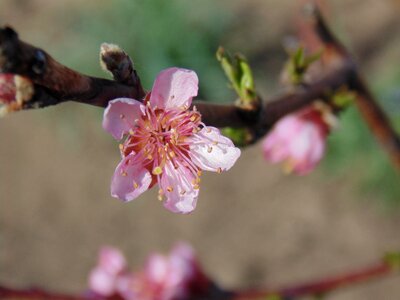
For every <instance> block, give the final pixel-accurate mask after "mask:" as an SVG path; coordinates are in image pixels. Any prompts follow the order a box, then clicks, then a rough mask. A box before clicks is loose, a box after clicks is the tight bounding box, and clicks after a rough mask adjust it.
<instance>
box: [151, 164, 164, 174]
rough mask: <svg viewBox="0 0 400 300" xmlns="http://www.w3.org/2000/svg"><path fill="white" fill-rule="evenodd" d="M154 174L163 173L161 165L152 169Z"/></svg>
mask: <svg viewBox="0 0 400 300" xmlns="http://www.w3.org/2000/svg"><path fill="white" fill-rule="evenodd" d="M152 173H153V175H160V174H161V173H162V169H161V167H160V166H158V167H155V168H154V169H153V171H152Z"/></svg>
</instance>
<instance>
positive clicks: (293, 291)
mask: <svg viewBox="0 0 400 300" xmlns="http://www.w3.org/2000/svg"><path fill="white" fill-rule="evenodd" d="M391 273H393V268H392V267H391V266H390V265H389V264H388V263H385V262H383V263H379V264H376V265H373V266H370V267H368V268H365V269H362V270H359V271H356V272H351V273H346V274H341V275H337V276H333V277H330V278H326V279H322V280H318V281H315V282H311V283H305V284H300V285H295V286H291V287H284V288H278V289H271V290H264V291H262V290H258V291H257V290H253V291H251V290H250V291H244V292H238V293H237V294H236V296H235V297H233V300H251V299H266V298H267V297H268V296H274V295H275V296H277V297H279V299H296V298H298V297H304V296H320V295H324V294H327V293H329V292H332V291H334V290H337V289H339V288H343V287H346V286H350V285H354V284H358V283H361V282H366V281H368V280H372V279H376V278H379V277H383V276H385V275H389V274H391Z"/></svg>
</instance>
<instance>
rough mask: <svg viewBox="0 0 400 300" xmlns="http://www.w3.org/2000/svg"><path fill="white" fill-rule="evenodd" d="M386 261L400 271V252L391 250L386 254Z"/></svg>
mask: <svg viewBox="0 0 400 300" xmlns="http://www.w3.org/2000/svg"><path fill="white" fill-rule="evenodd" d="M384 261H385V262H386V263H387V264H388V265H389V266H390V267H391V268H392V269H393V270H395V271H400V252H390V253H387V254H386V255H385V258H384Z"/></svg>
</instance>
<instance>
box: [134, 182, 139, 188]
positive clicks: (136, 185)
mask: <svg viewBox="0 0 400 300" xmlns="http://www.w3.org/2000/svg"><path fill="white" fill-rule="evenodd" d="M133 187H134V188H135V189H137V188H138V187H139V185H138V184H137V182H135V181H134V182H133Z"/></svg>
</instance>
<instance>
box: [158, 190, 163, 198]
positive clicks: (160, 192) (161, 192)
mask: <svg viewBox="0 0 400 300" xmlns="http://www.w3.org/2000/svg"><path fill="white" fill-rule="evenodd" d="M163 195H164V191H163V189H159V190H158V200H159V201H162V200H163Z"/></svg>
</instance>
